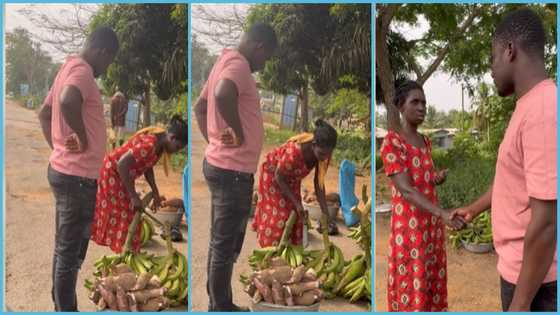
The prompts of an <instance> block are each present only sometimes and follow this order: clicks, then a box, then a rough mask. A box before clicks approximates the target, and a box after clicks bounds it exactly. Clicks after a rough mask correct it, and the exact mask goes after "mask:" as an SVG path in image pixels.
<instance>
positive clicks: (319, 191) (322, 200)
mask: <svg viewBox="0 0 560 315" xmlns="http://www.w3.org/2000/svg"><path fill="white" fill-rule="evenodd" d="M313 183H314V184H315V195H316V196H317V201H318V202H319V207H321V212H322V213H323V214H326V215H328V213H329V212H328V207H327V198H326V197H325V189H324V188H322V187H321V185H319V163H317V166H316V167H315V178H314V179H313Z"/></svg>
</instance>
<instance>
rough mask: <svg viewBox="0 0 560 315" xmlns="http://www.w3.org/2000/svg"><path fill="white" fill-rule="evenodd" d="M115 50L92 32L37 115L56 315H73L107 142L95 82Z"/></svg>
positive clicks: (111, 41) (107, 38)
mask: <svg viewBox="0 0 560 315" xmlns="http://www.w3.org/2000/svg"><path fill="white" fill-rule="evenodd" d="M118 49H119V42H118V39H117V35H116V34H115V32H114V31H113V30H111V29H110V28H107V27H99V28H97V29H95V30H94V31H93V32H92V33H91V34H90V35H89V36H88V38H87V41H86V44H85V47H84V49H83V51H82V52H81V54H80V55H78V56H70V57H68V58H67V59H66V61H65V62H64V64H63V65H62V67H61V68H60V70H59V72H58V74H57V76H56V78H55V80H54V83H53V85H52V87H51V89H50V91H49V94H48V95H47V97H46V99H45V101H44V103H43V107H42V108H41V112H40V113H39V120H40V123H41V128H42V130H43V134H44V136H45V139H46V140H47V143H48V144H49V146H50V147H51V149H52V150H53V151H52V153H51V156H50V163H49V167H48V180H49V183H50V186H51V189H52V191H53V194H54V198H55V200H56V226H55V248H54V259H53V268H52V270H53V275H52V281H53V288H52V298H53V302H54V304H55V310H56V311H57V312H72V311H74V312H76V311H78V303H77V300H76V281H77V279H78V270H79V269H80V267H81V265H82V262H83V261H84V259H85V257H86V252H87V248H88V243H89V238H90V226H91V222H92V220H93V212H94V209H95V195H96V192H97V178H98V176H99V169H100V168H101V165H102V163H103V156H104V155H105V144H106V141H107V134H106V126H105V118H104V116H103V102H102V100H101V93H100V92H99V88H98V86H97V84H96V82H95V78H97V77H99V76H100V75H102V74H104V73H105V72H106V71H107V67H109V65H110V64H111V63H112V62H113V60H114V58H115V55H116V54H117V51H118Z"/></svg>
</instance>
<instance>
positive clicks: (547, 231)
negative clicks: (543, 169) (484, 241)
mask: <svg viewBox="0 0 560 315" xmlns="http://www.w3.org/2000/svg"><path fill="white" fill-rule="evenodd" d="M529 206H530V207H531V210H532V212H531V221H530V222H529V226H527V231H526V232H525V243H524V244H523V262H522V264H521V273H520V274H519V278H518V279H517V285H516V287H515V292H514V295H513V300H512V302H511V306H510V308H509V311H510V312H516V311H525V312H528V311H529V310H530V307H531V302H532V301H533V299H534V298H535V295H536V294H537V291H538V290H539V287H540V286H541V284H542V283H543V280H544V278H545V277H546V274H547V273H548V270H549V269H550V266H551V264H552V261H553V258H554V252H555V250H556V200H539V199H535V198H532V197H531V198H530V199H529Z"/></svg>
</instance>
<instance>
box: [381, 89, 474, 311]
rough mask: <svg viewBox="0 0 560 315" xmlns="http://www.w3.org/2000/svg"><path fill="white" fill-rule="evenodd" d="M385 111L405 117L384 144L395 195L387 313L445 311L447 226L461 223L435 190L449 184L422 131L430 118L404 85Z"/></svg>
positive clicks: (418, 92)
mask: <svg viewBox="0 0 560 315" xmlns="http://www.w3.org/2000/svg"><path fill="white" fill-rule="evenodd" d="M387 110H388V111H391V110H398V111H399V112H400V114H401V116H402V118H403V120H402V124H398V123H397V122H392V121H391V124H390V125H389V126H390V127H391V129H389V131H388V132H387V135H386V136H385V138H384V139H383V144H382V145H381V157H382V158H383V166H384V169H385V174H386V175H387V176H388V177H389V179H390V180H391V191H392V194H391V212H392V214H391V235H390V237H389V255H388V266H389V270H388V284H387V306H388V309H389V312H446V311H447V310H448V303H447V258H446V256H447V254H446V250H445V243H446V238H445V228H446V227H445V226H446V225H448V226H450V227H452V228H455V229H457V228H461V227H462V226H463V222H462V221H461V220H460V219H452V218H451V212H450V211H446V210H444V209H442V208H441V207H440V206H439V202H438V198H437V194H436V185H440V184H442V183H443V182H444V181H445V178H446V170H440V171H437V170H436V166H435V165H434V163H433V160H432V143H431V141H430V139H429V138H428V137H427V136H424V135H422V134H420V133H419V132H418V128H419V127H420V125H421V124H422V123H423V122H424V118H425V117H426V96H425V95H424V90H423V88H422V86H421V85H420V84H418V83H417V82H414V81H407V82H405V83H403V84H401V85H400V86H399V87H397V90H396V92H395V98H394V100H393V103H392V104H389V106H387ZM388 117H398V116H395V115H389V113H388Z"/></svg>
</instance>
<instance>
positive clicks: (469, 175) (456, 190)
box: [437, 158, 496, 209]
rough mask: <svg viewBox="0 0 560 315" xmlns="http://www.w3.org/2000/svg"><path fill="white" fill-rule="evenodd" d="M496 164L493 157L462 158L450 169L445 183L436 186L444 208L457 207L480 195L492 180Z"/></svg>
mask: <svg viewBox="0 0 560 315" xmlns="http://www.w3.org/2000/svg"><path fill="white" fill-rule="evenodd" d="M495 168H496V164H495V161H494V160H493V159H483V158H476V159H469V160H464V161H462V162H461V163H460V164H456V167H454V168H452V169H450V171H449V173H448V174H447V180H446V182H445V184H443V185H441V186H439V187H438V188H437V192H438V197H439V202H440V205H441V207H443V208H444V209H450V208H457V207H461V206H464V205H467V204H469V203H471V202H473V201H474V200H475V199H476V198H478V197H480V195H482V194H483V193H484V192H486V190H487V189H488V187H489V186H490V184H491V183H492V181H493V178H494V172H495Z"/></svg>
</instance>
